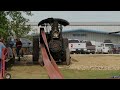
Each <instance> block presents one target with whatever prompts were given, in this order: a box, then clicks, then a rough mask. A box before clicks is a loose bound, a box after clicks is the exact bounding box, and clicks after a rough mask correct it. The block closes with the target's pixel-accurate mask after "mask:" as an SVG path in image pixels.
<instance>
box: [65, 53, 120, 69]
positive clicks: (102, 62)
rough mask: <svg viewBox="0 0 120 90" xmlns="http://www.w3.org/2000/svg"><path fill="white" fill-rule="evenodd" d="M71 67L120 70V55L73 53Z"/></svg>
mask: <svg viewBox="0 0 120 90" xmlns="http://www.w3.org/2000/svg"><path fill="white" fill-rule="evenodd" d="M64 67H65V66H64ZM67 68H69V69H78V70H120V55H95V54H94V55H81V54H73V55H71V65H70V66H69V67H67Z"/></svg>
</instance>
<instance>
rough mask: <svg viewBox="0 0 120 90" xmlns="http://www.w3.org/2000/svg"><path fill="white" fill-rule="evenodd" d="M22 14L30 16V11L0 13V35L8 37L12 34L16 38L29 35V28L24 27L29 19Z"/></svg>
mask: <svg viewBox="0 0 120 90" xmlns="http://www.w3.org/2000/svg"><path fill="white" fill-rule="evenodd" d="M23 14H25V15H27V16H32V15H33V14H32V13H31V11H0V33H1V35H2V36H3V37H4V36H6V35H7V36H9V35H11V34H12V32H14V33H15V36H16V37H22V36H25V35H26V34H28V33H29V31H30V29H31V27H30V25H28V26H26V25H25V24H26V22H28V21H29V19H27V18H25V17H24V16H23Z"/></svg>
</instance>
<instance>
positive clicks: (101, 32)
mask: <svg viewBox="0 0 120 90" xmlns="http://www.w3.org/2000/svg"><path fill="white" fill-rule="evenodd" d="M69 32H92V33H100V34H109V33H110V32H107V31H104V30H93V29H73V30H64V31H63V33H69ZM111 35H120V34H118V33H116V34H111Z"/></svg>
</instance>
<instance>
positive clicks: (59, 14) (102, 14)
mask: <svg viewBox="0 0 120 90" xmlns="http://www.w3.org/2000/svg"><path fill="white" fill-rule="evenodd" d="M32 13H33V14H34V15H33V16H32V17H28V16H27V18H29V19H30V22H39V21H41V20H42V19H46V18H49V17H55V18H62V19H66V20H67V21H69V22H120V11H32Z"/></svg>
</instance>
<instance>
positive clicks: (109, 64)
mask: <svg viewBox="0 0 120 90" xmlns="http://www.w3.org/2000/svg"><path fill="white" fill-rule="evenodd" d="M26 58H28V57H26ZM71 58H72V63H71V65H70V66H65V65H59V66H58V67H59V68H60V70H61V73H62V74H63V76H64V79H109V78H111V77H113V76H119V75H120V55H79V54H78V55H77V54H74V55H71ZM29 59H30V58H29ZM8 72H9V73H10V74H11V75H12V79H49V78H48V74H47V72H46V70H45V68H44V67H41V66H40V65H22V66H21V65H16V66H13V67H12V68H11V70H10V71H8Z"/></svg>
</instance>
